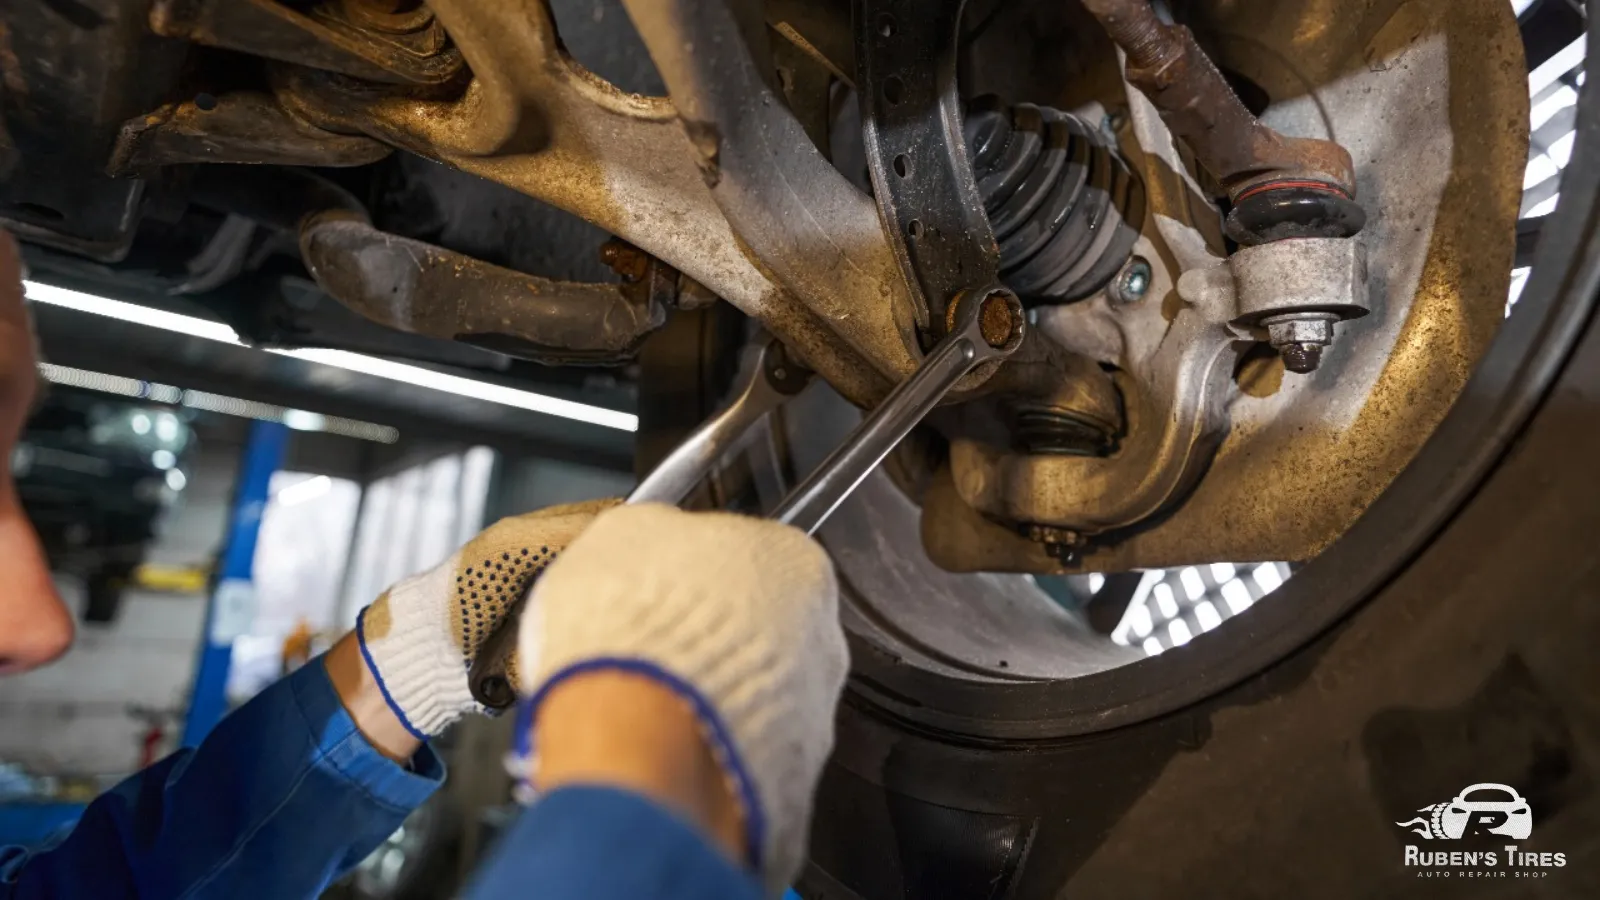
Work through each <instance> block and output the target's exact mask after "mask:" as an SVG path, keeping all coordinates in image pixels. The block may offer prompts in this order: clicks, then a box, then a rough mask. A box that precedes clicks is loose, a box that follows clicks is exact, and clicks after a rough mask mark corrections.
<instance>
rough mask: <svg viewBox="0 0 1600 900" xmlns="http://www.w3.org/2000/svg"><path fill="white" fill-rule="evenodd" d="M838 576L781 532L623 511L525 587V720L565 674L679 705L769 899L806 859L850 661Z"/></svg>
mask: <svg viewBox="0 0 1600 900" xmlns="http://www.w3.org/2000/svg"><path fill="white" fill-rule="evenodd" d="M838 607H839V595H838V586H837V583H836V582H835V580H834V573H833V565H832V563H831V562H829V560H828V555H827V554H826V553H825V552H824V551H823V549H822V547H821V546H820V545H819V544H817V542H815V541H813V540H812V539H811V538H809V537H807V536H806V535H805V534H804V533H802V532H800V531H799V530H797V529H794V528H791V527H789V526H787V525H779V524H777V523H776V522H771V521H765V520H761V519H753V518H749V517H746V516H739V515H734V514H731V513H714V512H699V513H688V512H683V511H681V510H678V509H675V508H673V507H669V506H661V505H657V504H644V505H639V506H622V507H618V508H616V509H613V510H609V511H607V512H605V513H604V514H602V515H601V516H599V517H598V518H596V519H595V521H594V523H593V524H591V525H590V526H589V528H588V530H586V531H585V532H584V533H583V536H582V537H580V538H579V539H578V540H577V541H575V542H574V543H573V544H572V545H571V546H570V547H569V548H567V551H566V552H565V553H563V554H562V556H561V558H560V559H559V560H558V561H557V562H556V564H555V565H553V566H551V567H550V569H549V570H548V571H547V572H545V574H544V577H542V578H541V579H540V580H539V582H538V584H537V585H536V586H535V587H534V590H533V595H532V596H531V597H530V598H529V600H528V606H527V607H526V609H525V610H524V612H523V615H522V622H521V634H520V636H519V639H518V653H519V655H520V657H521V660H520V668H521V671H522V672H524V673H526V674H527V677H526V679H525V681H524V683H525V684H526V685H528V686H530V687H531V688H532V690H531V691H528V692H527V693H530V694H531V695H532V696H531V698H530V700H529V706H530V707H531V709H529V710H527V711H526V714H527V715H530V716H531V715H534V714H536V710H537V706H538V704H539V702H540V701H541V700H542V699H543V697H544V696H546V694H547V693H548V692H549V690H550V688H551V687H552V686H553V685H555V684H557V683H559V682H561V681H562V680H563V679H565V678H568V677H570V676H572V675H575V674H578V673H582V672H588V671H594V670H597V669H621V670H625V671H629V672H635V673H640V674H645V675H648V676H650V677H652V678H654V679H656V680H657V681H658V682H659V683H661V684H663V685H665V686H666V687H668V688H670V689H672V690H673V691H675V692H676V693H678V694H679V695H681V696H683V697H684V698H685V699H686V700H687V701H688V702H689V703H690V705H691V706H692V707H693V708H694V710H695V712H696V713H697V714H698V716H699V718H700V720H701V724H702V725H703V726H704V728H705V731H706V734H707V736H708V739H709V742H710V743H711V745H712V749H713V752H714V753H715V754H716V756H717V758H718V762H719V763H721V765H722V769H723V772H724V773H725V774H726V775H727V776H728V778H729V781H730V784H731V786H732V787H733V791H734V796H736V797H738V798H739V800H740V803H741V804H742V806H743V812H744V822H745V830H746V831H745V837H746V846H747V847H749V848H750V864H751V866H752V868H754V869H755V870H756V871H757V872H759V873H760V875H761V877H762V879H763V881H764V883H765V885H766V887H767V890H768V893H769V894H771V895H772V896H777V895H778V894H779V893H781V892H782V891H783V889H784V888H785V887H786V886H787V885H788V884H789V883H790V882H791V881H792V880H793V878H794V876H795V875H796V874H797V873H798V872H799V869H800V864H801V862H802V861H803V860H804V859H805V842H806V835H807V832H808V829H809V825H810V819H811V804H812V801H813V798H814V795H815V793H816V786H817V778H818V776H819V775H820V774H821V771H822V764H823V762H824V761H825V760H826V759H827V757H828V753H829V751H831V750H832V748H833V716H834V707H835V705H837V703H838V701H839V692H840V691H841V690H842V689H843V687H844V679H845V673H846V671H847V670H848V668H849V659H848V655H847V652H846V649H845V641H844V632H843V631H842V630H841V629H840V627H839V610H838Z"/></svg>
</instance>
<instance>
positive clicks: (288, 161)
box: [106, 91, 392, 176]
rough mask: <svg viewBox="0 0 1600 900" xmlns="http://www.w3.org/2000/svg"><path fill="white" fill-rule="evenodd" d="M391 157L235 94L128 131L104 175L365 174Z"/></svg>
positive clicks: (165, 111) (159, 114) (258, 98)
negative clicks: (320, 169)
mask: <svg viewBox="0 0 1600 900" xmlns="http://www.w3.org/2000/svg"><path fill="white" fill-rule="evenodd" d="M391 152H392V151H391V149H390V148H389V147H388V146H387V145H385V144H381V143H379V142H378V141H375V140H373V139H372V138H369V137H366V136H363V135H350V134H335V133H333V132H330V131H324V130H323V129H321V128H318V127H317V126H315V125H312V124H311V123H309V122H306V121H304V120H303V119H301V118H299V117H298V116H295V115H293V114H291V113H289V112H286V111H285V110H284V109H283V107H281V106H279V105H278V101H277V99H276V98H274V97H273V96H272V95H271V94H266V93H258V92H254V91H236V92H233V93H228V94H223V95H222V96H220V97H212V96H209V95H202V96H200V97H197V98H195V99H193V100H186V101H184V102H182V103H169V104H167V105H165V106H163V107H161V108H159V109H156V110H152V111H151V112H149V113H146V114H145V115H142V116H139V117H137V118H133V119H129V120H128V121H127V122H125V123H123V125H122V130H121V131H120V132H119V133H118V134H117V142H116V144H115V146H114V147H113V148H112V151H111V161H110V162H109V163H108V164H107V165H106V173H107V174H109V175H112V176H123V175H134V174H139V173H143V172H147V171H149V170H151V169H157V168H160V167H161V166H170V165H177V164H181V163H249V164H260V165H278V166H362V165H366V164H367V163H372V162H377V161H378V160H380V159H382V158H384V157H385V156H388V155H389V154H390V153H391Z"/></svg>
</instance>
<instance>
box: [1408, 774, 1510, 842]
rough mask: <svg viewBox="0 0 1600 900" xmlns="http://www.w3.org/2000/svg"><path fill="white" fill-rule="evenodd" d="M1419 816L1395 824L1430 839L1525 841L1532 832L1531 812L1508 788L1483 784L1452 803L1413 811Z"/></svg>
mask: <svg viewBox="0 0 1600 900" xmlns="http://www.w3.org/2000/svg"><path fill="white" fill-rule="evenodd" d="M1417 812H1418V813H1421V815H1419V816H1417V817H1416V818H1414V819H1412V820H1411V821H1409V822H1396V823H1395V824H1396V825H1399V826H1400V827H1402V828H1407V827H1409V828H1411V831H1412V832H1413V833H1415V834H1419V835H1421V836H1422V837H1425V838H1428V839H1430V840H1432V839H1436V838H1446V839H1450V840H1455V839H1458V838H1463V837H1473V836H1485V835H1499V836H1501V837H1508V838H1512V839H1514V840H1519V841H1520V840H1526V839H1527V837H1528V835H1530V834H1532V833H1533V810H1532V808H1531V807H1529V806H1528V801H1527V800H1524V799H1523V798H1522V795H1521V794H1518V793H1517V792H1516V790H1515V789H1514V788H1512V787H1510V786H1509V785H1504V784H1494V783H1492V782H1490V783H1484V784H1474V785H1469V786H1467V787H1465V788H1463V789H1462V790H1461V793H1459V794H1457V795H1456V797H1455V799H1454V800H1450V801H1448V802H1446V803H1434V804H1432V805H1430V806H1424V807H1423V808H1421V809H1419V810H1417Z"/></svg>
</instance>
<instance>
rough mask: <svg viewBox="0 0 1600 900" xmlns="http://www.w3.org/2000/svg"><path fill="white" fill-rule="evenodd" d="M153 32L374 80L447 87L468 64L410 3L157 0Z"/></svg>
mask: <svg viewBox="0 0 1600 900" xmlns="http://www.w3.org/2000/svg"><path fill="white" fill-rule="evenodd" d="M302 9H303V10H304V11H301V10H302ZM150 28H151V30H152V31H154V32H155V33H156V34H159V35H162V36H163V37H173V38H182V39H184V40H188V41H194V42H195V43H197V44H205V45H207V46H211V47H222V48H224V49H227V50H237V51H239V52H241V53H249V54H252V55H255V56H264V57H266V58H267V59H276V60H281V61H283V62H290V63H296V64H298V65H302V66H310V67H311V68H314V69H326V70H327V71H330V72H341V73H343V74H345V75H353V76H355V77H357V78H363V79H366V80H369V81H380V82H390V83H397V84H442V83H445V82H448V81H450V80H451V79H453V78H455V77H456V75H457V74H459V73H460V72H461V71H462V65H463V63H462V60H461V54H460V53H459V52H458V51H457V50H456V49H455V47H454V46H452V45H451V44H450V41H449V36H448V35H446V34H445V31H444V28H443V27H441V26H440V25H439V23H438V21H437V20H435V19H434V16H433V12H432V11H431V10H430V9H429V8H428V7H426V6H424V5H422V4H421V3H419V2H409V0H324V2H320V3H315V4H312V5H311V6H309V7H300V8H295V7H290V6H288V5H286V4H283V3H279V2H276V0H155V3H154V5H152V6H151V7H150Z"/></svg>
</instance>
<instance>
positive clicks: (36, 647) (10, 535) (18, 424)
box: [0, 231, 72, 674]
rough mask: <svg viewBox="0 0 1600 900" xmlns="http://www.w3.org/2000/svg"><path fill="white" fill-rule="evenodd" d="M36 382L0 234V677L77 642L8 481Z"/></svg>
mask: <svg viewBox="0 0 1600 900" xmlns="http://www.w3.org/2000/svg"><path fill="white" fill-rule="evenodd" d="M37 383H38V374H37V371H36V368H35V365H34V357H33V329H32V328H30V327H29V323H28V311H27V309H26V308H24V307H23V305H22V274H21V264H20V261H19V260H18V258H17V245H16V242H15V241H13V240H12V238H11V236H10V235H9V234H6V233H5V232H4V231H0V674H5V673H8V672H20V671H25V670H27V669H31V668H34V667H35V666H40V665H43V664H45V663H47V662H49V661H51V660H53V659H55V658H56V657H58V656H60V655H61V654H62V653H65V652H66V649H67V647H68V646H70V645H71V644H72V615H71V614H70V613H68V612H67V609H66V607H65V606H63V605H62V603H61V598H60V597H59V596H57V594H56V588H55V582H54V581H53V580H52V579H51V578H50V565H49V563H48V561H46V559H45V555H44V548H43V547H42V546H40V544H39V536H38V534H36V533H35V532H34V530H33V525H32V524H30V523H29V522H28V517H27V515H26V514H25V513H24V512H23V511H22V502H21V501H20V500H19V499H18V498H17V490H16V486H15V485H14V484H12V482H11V451H12V448H14V447H15V446H16V443H17V436H18V435H19V434H21V432H22V425H23V422H24V421H26V419H27V417H28V408H29V406H30V405H31V404H32V403H33V395H34V389H35V386H36V384H37Z"/></svg>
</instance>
